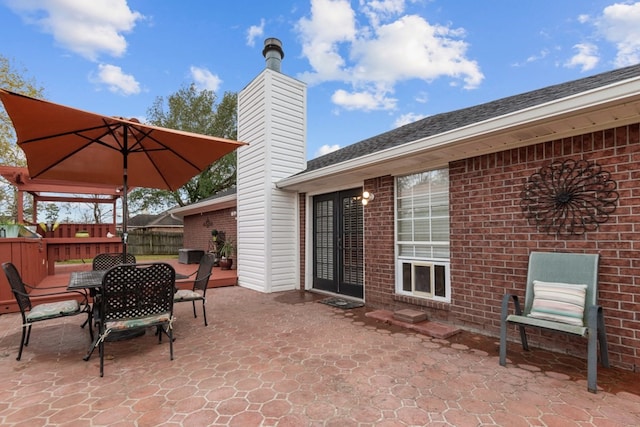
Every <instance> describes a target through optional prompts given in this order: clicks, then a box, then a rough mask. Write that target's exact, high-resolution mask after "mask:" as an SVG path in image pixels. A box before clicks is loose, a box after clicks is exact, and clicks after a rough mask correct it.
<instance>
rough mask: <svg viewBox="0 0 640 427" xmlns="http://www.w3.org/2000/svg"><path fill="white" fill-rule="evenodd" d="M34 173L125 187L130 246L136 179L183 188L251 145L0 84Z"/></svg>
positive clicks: (150, 185) (139, 182)
mask: <svg viewBox="0 0 640 427" xmlns="http://www.w3.org/2000/svg"><path fill="white" fill-rule="evenodd" d="M0 99H1V100H2V103H3V104H4V107H5V109H6V111H7V113H8V114H9V117H10V118H11V121H12V122H13V126H14V128H15V131H16V135H17V137H18V145H19V146H20V148H22V150H23V151H24V153H25V156H26V158H27V167H28V169H29V175H30V176H31V178H33V179H37V178H43V179H45V178H46V179H53V180H62V181H73V182H81V183H93V184H112V185H114V186H116V187H118V188H119V187H122V207H123V216H122V231H123V246H124V248H123V249H124V251H125V252H126V243H127V217H128V209H127V191H128V188H129V186H134V187H146V188H158V189H166V190H177V189H178V188H180V187H181V186H182V185H184V184H185V183H186V182H187V181H188V180H189V179H191V178H192V177H193V176H195V175H197V174H198V173H200V172H202V171H203V170H205V169H206V168H207V167H209V165H211V164H212V163H213V162H215V161H216V160H218V159H220V158H221V157H223V156H224V155H226V154H228V153H230V152H232V151H233V150H235V149H237V148H238V147H240V146H242V145H245V143H243V142H239V141H233V140H229V139H224V138H216V137H213V136H207V135H200V134H196V133H191V132H183V131H178V130H173V129H167V128H162V127H156V126H150V125H146V124H142V123H139V122H138V121H137V120H135V119H130V120H127V119H123V118H120V117H110V116H104V115H101V114H96V113H90V112H87V111H83V110H78V109H75V108H71V107H67V106H64V105H59V104H55V103H52V102H48V101H43V100H40V99H35V98H31V97H28V96H24V95H20V94H17V93H14V92H10V91H8V90H4V89H0Z"/></svg>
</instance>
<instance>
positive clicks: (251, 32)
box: [247, 19, 264, 47]
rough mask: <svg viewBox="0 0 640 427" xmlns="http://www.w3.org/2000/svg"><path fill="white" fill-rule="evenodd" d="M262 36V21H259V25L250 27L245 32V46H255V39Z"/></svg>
mask: <svg viewBox="0 0 640 427" xmlns="http://www.w3.org/2000/svg"><path fill="white" fill-rule="evenodd" d="M263 34H264V19H261V20H260V25H252V26H250V27H249V29H248V30H247V46H251V47H253V46H255V44H256V38H257V37H262V36H263Z"/></svg>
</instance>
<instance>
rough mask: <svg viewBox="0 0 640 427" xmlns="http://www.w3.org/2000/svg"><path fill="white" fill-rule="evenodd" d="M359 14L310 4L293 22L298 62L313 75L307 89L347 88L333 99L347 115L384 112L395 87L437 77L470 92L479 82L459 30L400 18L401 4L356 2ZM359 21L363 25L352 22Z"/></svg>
mask: <svg viewBox="0 0 640 427" xmlns="http://www.w3.org/2000/svg"><path fill="white" fill-rule="evenodd" d="M360 6H361V12H362V13H361V14H360V15H359V16H356V12H355V11H354V10H353V9H352V7H351V2H349V1H346V0H312V1H311V15H310V16H309V17H305V18H302V19H300V21H298V25H297V27H296V30H297V31H298V33H299V35H300V38H301V41H302V53H303V56H304V57H306V59H307V60H308V61H309V64H310V65H311V68H312V69H313V71H310V72H306V73H303V74H300V75H299V76H298V78H299V79H301V80H303V81H305V82H307V83H308V84H310V85H312V84H318V83H321V82H327V81H335V82H339V83H343V84H346V85H349V86H350V89H347V88H343V89H340V90H338V91H336V92H335V93H334V94H333V97H332V99H333V101H334V102H335V103H336V104H337V105H339V106H341V107H343V108H347V109H360V110H389V109H393V108H395V106H396V100H395V99H393V98H391V97H390V95H391V94H392V93H393V92H394V87H395V85H396V84H398V83H399V82H402V81H407V80H413V79H420V80H424V81H427V82H431V81H433V80H435V79H438V78H441V77H449V78H451V79H453V80H456V81H462V82H463V85H464V87H465V88H466V89H473V88H476V87H477V86H478V85H480V83H481V82H482V80H483V79H484V76H483V74H482V72H481V71H480V67H479V66H478V64H477V62H476V61H473V60H470V59H468V58H467V49H468V44H467V43H466V42H464V41H463V40H462V38H463V37H464V35H465V32H464V30H463V29H454V28H450V27H448V26H443V25H437V24H436V25H432V24H430V23H429V22H427V21H426V20H425V19H424V18H422V17H420V16H417V15H402V16H399V15H401V14H402V13H404V10H405V1H404V0H373V1H365V0H361V1H360ZM362 16H364V18H365V20H366V21H367V24H366V25H365V24H361V23H360V22H359V21H358V20H357V18H362Z"/></svg>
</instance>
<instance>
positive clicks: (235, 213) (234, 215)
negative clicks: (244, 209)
mask: <svg viewBox="0 0 640 427" xmlns="http://www.w3.org/2000/svg"><path fill="white" fill-rule="evenodd" d="M237 215H238V212H236V211H231V216H232V217H234V218H235V219H238V217H237Z"/></svg>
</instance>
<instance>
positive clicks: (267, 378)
mask: <svg viewBox="0 0 640 427" xmlns="http://www.w3.org/2000/svg"><path fill="white" fill-rule="evenodd" d="M207 296H208V297H209V298H208V301H207V313H208V317H209V326H208V327H205V326H204V325H203V324H202V319H201V318H200V317H199V318H197V319H194V318H193V314H192V312H191V305H190V304H185V303H181V304H177V305H176V315H177V320H176V322H175V336H176V337H177V339H176V342H175V360H173V361H170V360H169V353H168V351H169V349H168V345H167V343H166V341H165V342H164V343H163V344H161V345H158V344H157V342H156V337H155V336H153V333H152V332H151V331H148V332H147V334H146V335H145V336H143V337H139V338H135V339H133V340H129V341H122V342H114V343H107V344H106V351H107V355H108V357H107V360H106V361H105V376H104V378H100V377H99V368H98V362H99V359H98V357H97V354H95V355H94V357H93V358H92V359H91V360H90V361H89V362H84V361H83V360H82V356H83V355H84V353H85V351H86V349H87V345H88V344H89V334H88V333H87V331H86V330H83V329H81V328H80V326H79V325H80V323H81V321H82V320H81V318H80V317H75V318H68V319H64V320H60V321H54V322H51V323H48V324H36V325H35V326H34V328H33V331H32V337H31V338H32V342H31V344H30V345H29V346H28V347H27V348H26V349H25V351H24V354H23V359H22V360H21V361H16V360H15V357H16V355H17V349H18V342H19V337H20V326H19V323H20V319H19V315H18V314H7V315H2V316H0V379H1V381H2V384H1V385H0V425H2V426H54V425H55V426H106V425H109V426H156V425H165V426H171V425H173V426H205V425H212V426H223V425H224V426H226V425H231V426H242V427H247V426H340V427H344V426H424V425H430V426H572V425H574V426H625V425H626V426H638V425H640V392H639V390H640V375H638V374H635V373H632V372H626V371H619V370H615V369H607V370H604V369H602V370H601V371H600V375H599V385H600V386H601V387H602V388H601V390H599V392H598V394H591V393H588V392H587V390H586V379H585V378H584V372H583V371H586V369H583V368H582V367H583V366H584V365H585V362H584V361H583V360H580V359H575V358H570V357H568V356H562V355H556V356H554V357H551V358H549V357H541V355H542V354H543V353H542V352H541V351H539V350H534V351H533V352H531V353H532V354H533V356H531V358H530V359H528V360H527V359H520V360H516V359H513V358H512V359H510V360H511V362H510V363H509V364H508V366H507V367H506V368H503V367H500V366H499V365H498V359H497V345H496V344H495V342H494V341H495V340H492V339H486V338H484V337H477V336H475V335H472V334H469V333H462V334H459V335H456V336H455V337H452V338H451V339H449V340H442V339H433V338H429V337H427V336H425V335H421V334H418V333H415V332H411V331H408V330H403V329H402V328H400V327H397V326H392V325H387V324H385V323H383V322H376V321H372V320H370V319H369V320H367V319H366V317H365V316H364V312H365V311H366V308H359V309H354V310H341V309H338V308H333V307H330V306H327V305H325V304H318V303H317V299H318V298H320V296H318V295H316V294H311V293H308V292H298V291H292V292H284V293H276V294H261V293H257V292H254V291H251V290H247V289H244V288H241V287H237V286H233V287H222V288H214V289H210V290H209V291H208V293H207ZM518 353H520V352H519V351H518V347H517V346H515V347H514V348H513V349H510V356H512V355H513V356H514V357H519V356H518ZM544 354H547V353H546V352H544ZM549 360H552V361H553V363H554V364H555V365H554V364H551V365H547V364H546V363H547V362H548V361H549Z"/></svg>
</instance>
